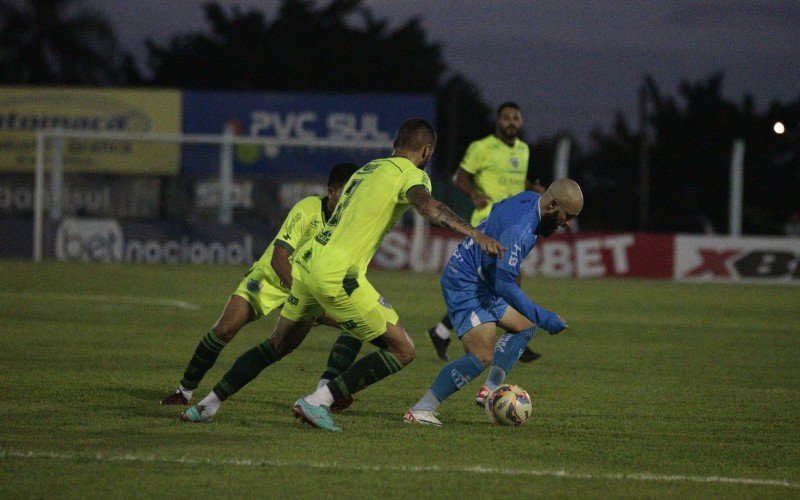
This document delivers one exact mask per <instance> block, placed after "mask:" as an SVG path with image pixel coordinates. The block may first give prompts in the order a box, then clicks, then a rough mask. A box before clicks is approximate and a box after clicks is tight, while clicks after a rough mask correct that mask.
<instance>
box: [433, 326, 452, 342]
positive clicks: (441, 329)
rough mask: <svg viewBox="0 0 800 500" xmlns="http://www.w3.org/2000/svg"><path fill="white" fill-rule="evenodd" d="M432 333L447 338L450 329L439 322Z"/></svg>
mask: <svg viewBox="0 0 800 500" xmlns="http://www.w3.org/2000/svg"><path fill="white" fill-rule="evenodd" d="M434 333H436V336H437V337H439V338H440V339H445V340H447V339H449V338H450V329H449V328H447V327H446V326H444V324H443V323H439V324H438V325H436V329H435V330H434Z"/></svg>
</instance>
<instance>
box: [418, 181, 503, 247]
mask: <svg viewBox="0 0 800 500" xmlns="http://www.w3.org/2000/svg"><path fill="white" fill-rule="evenodd" d="M406 196H407V197H408V201H410V202H411V205H412V206H413V207H414V209H415V210H416V211H417V212H419V214H420V215H421V216H423V217H424V218H425V220H427V221H428V222H431V223H432V224H436V225H437V226H441V227H444V228H447V229H449V230H451V231H455V232H457V233H460V234H463V235H464V236H469V237H470V238H472V239H473V240H474V241H475V243H477V244H478V246H480V247H481V250H482V251H483V252H484V253H487V254H489V255H497V256H500V255H502V254H503V252H504V251H505V250H506V249H505V248H503V247H502V246H501V245H500V242H499V241H497V240H495V239H494V238H491V237H489V236H486V235H485V234H483V233H482V232H480V231H478V230H477V229H475V228H474V227H472V225H471V224H470V223H468V222H467V221H465V220H464V219H462V218H461V217H459V216H458V214H457V213H455V212H454V211H453V209H452V208H450V207H448V206H447V205H445V204H444V203H442V202H441V201H439V200H437V199H435V198H434V197H433V196H431V194H430V193H429V192H428V190H427V189H425V187H423V186H422V185H419V186H413V187H411V188H409V190H408V192H406Z"/></svg>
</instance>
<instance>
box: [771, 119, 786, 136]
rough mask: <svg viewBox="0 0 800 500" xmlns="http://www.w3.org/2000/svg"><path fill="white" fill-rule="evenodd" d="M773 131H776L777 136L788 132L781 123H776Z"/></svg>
mask: <svg viewBox="0 0 800 500" xmlns="http://www.w3.org/2000/svg"><path fill="white" fill-rule="evenodd" d="M772 130H773V131H775V133H776V134H779V135H780V134H782V133H784V132H786V127H784V126H783V123H781V122H775V125H773V126H772Z"/></svg>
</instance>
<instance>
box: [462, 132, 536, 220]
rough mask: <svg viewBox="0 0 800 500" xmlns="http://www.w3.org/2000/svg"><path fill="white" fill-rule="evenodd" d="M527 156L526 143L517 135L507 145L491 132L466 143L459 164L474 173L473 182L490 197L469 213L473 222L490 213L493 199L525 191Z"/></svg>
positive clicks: (498, 199)
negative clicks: (467, 144) (466, 146)
mask: <svg viewBox="0 0 800 500" xmlns="http://www.w3.org/2000/svg"><path fill="white" fill-rule="evenodd" d="M529 157H530V150H529V149H528V145H527V144H526V143H525V142H523V141H521V140H519V139H516V140H515V141H514V145H513V146H509V145H508V144H506V143H505V142H503V141H501V140H500V139H499V138H498V137H497V136H496V135H494V134H492V135H489V136H487V137H484V138H483V139H479V140H477V141H475V142H473V143H472V144H470V145H469V147H468V148H467V152H466V153H465V154H464V158H463V159H462V160H461V168H463V169H464V170H465V171H467V172H469V173H470V174H472V175H474V176H475V185H476V186H477V187H478V189H480V190H481V192H483V194H485V195H486V196H488V197H489V199H490V200H491V202H490V203H489V204H488V205H487V206H485V207H484V208H481V209H478V208H476V209H475V211H474V212H473V213H472V218H471V223H472V225H473V226H477V225H478V223H480V221H482V220H483V219H485V218H486V216H488V215H489V212H490V211H491V209H492V203H497V202H498V201H502V200H505V199H506V198H508V197H509V196H514V195H515V194H517V193H521V192H522V191H525V179H526V178H527V176H528V160H529Z"/></svg>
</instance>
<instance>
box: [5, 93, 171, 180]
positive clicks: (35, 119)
mask: <svg viewBox="0 0 800 500" xmlns="http://www.w3.org/2000/svg"><path fill="white" fill-rule="evenodd" d="M181 116H182V113H181V92H180V91H177V90H131V89H87V88H66V87H65V88H44V87H0V171H7V172H32V171H33V170H34V167H35V162H36V131H38V130H41V129H61V130H65V131H81V132H140V133H141V132H152V133H164V134H177V133H180V130H181ZM179 151H180V146H179V145H178V144H170V143H156V142H137V141H115V140H108V139H69V138H67V139H64V141H63V145H62V153H63V161H64V171H65V172H66V173H75V172H77V173H95V172H102V173H112V174H113V173H117V174H157V175H174V174H177V173H178V171H179V168H180V166H179V160H180V155H179Z"/></svg>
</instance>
